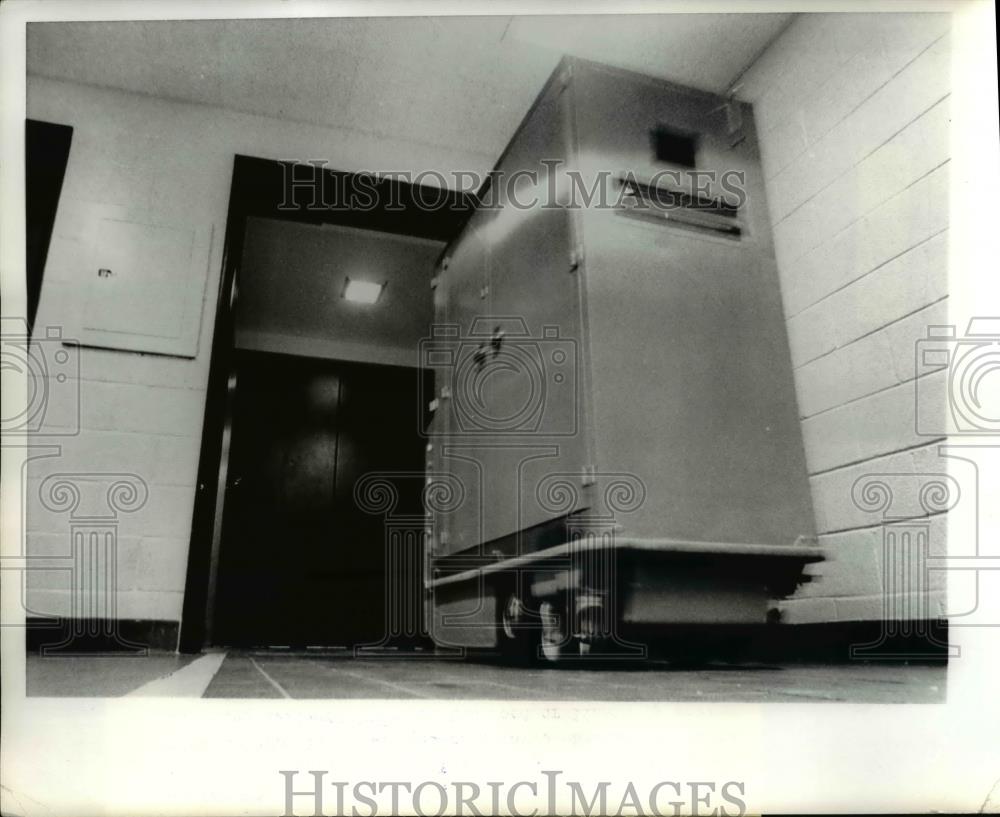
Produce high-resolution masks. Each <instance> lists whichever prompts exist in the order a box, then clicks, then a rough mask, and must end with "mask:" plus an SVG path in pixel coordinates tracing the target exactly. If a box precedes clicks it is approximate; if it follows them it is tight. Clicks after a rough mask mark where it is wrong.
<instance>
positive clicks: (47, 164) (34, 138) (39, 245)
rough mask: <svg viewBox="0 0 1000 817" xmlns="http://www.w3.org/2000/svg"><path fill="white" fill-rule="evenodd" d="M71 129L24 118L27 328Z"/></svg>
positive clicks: (35, 307) (38, 291) (35, 304)
mask: <svg viewBox="0 0 1000 817" xmlns="http://www.w3.org/2000/svg"><path fill="white" fill-rule="evenodd" d="M72 139H73V129H72V128H71V127H70V126H69V125H56V124H53V123H52V122H39V121H36V120H34V119H28V120H27V121H26V123H25V130H24V169H25V199H26V201H25V221H26V227H27V236H28V247H27V257H26V259H25V260H26V261H27V264H26V274H27V287H28V288H27V294H28V326H29V327H30V326H32V325H33V324H34V322H35V312H36V311H37V310H38V298H39V296H40V294H41V291H42V275H43V274H44V272H45V259H46V257H47V256H48V253H49V241H50V240H51V238H52V225H53V224H55V220H56V208H57V207H58V206H59V193H60V192H61V191H62V183H63V176H64V175H65V174H66V163H67V161H68V160H69V145H70V142H71V141H72Z"/></svg>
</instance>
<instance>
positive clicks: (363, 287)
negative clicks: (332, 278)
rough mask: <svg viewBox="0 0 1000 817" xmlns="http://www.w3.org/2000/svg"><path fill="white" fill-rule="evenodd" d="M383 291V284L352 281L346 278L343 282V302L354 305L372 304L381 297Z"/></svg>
mask: <svg viewBox="0 0 1000 817" xmlns="http://www.w3.org/2000/svg"><path fill="white" fill-rule="evenodd" d="M383 289H385V284H376V283H375V282H374V281H352V280H351V279H350V278H347V279H345V281H344V300H345V301H353V302H354V303H356V304H373V303H375V302H376V301H378V299H379V298H381V297H382V290H383Z"/></svg>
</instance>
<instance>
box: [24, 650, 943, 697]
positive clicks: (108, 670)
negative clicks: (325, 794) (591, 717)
mask: <svg viewBox="0 0 1000 817" xmlns="http://www.w3.org/2000/svg"><path fill="white" fill-rule="evenodd" d="M946 674H947V668H946V667H944V666H940V665H936V666H935V665H906V664H898V663H891V664H877V663H872V664H835V665H815V664H813V665H810V664H786V665H781V666H777V665H763V664H746V665H727V664H710V665H707V666H703V667H699V668H679V667H672V666H670V665H668V664H665V663H661V662H652V661H650V662H643V663H642V664H639V665H636V666H618V667H610V668H593V667H565V668H563V667H559V668H537V667H534V668H522V667H513V666H503V665H498V664H493V663H486V662H474V661H469V660H454V659H447V658H440V659H439V658H434V657H418V658H398V657H393V658H367V657H366V658H353V657H351V656H349V655H346V654H340V655H337V654H310V653H290V652H284V653H282V652H278V653H275V652H272V651H262V652H238V651H231V652H228V653H225V652H214V653H207V654H206V655H203V656H200V657H193V658H192V657H190V656H172V655H170V656H166V655H157V656H148V657H144V658H137V657H73V658H69V657H40V656H29V657H28V669H27V685H28V694H29V695H32V696H54V697H82V696H88V697H95V696H103V697H117V696H122V695H159V696H168V697H204V698H328V699H329V698H354V699H357V698H397V699H428V698H439V699H440V698H451V699H466V700H489V699H494V700H572V701H737V702H740V701H742V702H755V703H765V702H782V701H787V702H802V701H816V702H830V701H850V702H856V703H936V702H943V701H944V700H945V683H946Z"/></svg>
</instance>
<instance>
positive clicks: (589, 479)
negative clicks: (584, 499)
mask: <svg viewBox="0 0 1000 817" xmlns="http://www.w3.org/2000/svg"><path fill="white" fill-rule="evenodd" d="M596 482H597V468H596V467H595V466H593V465H585V466H583V476H582V477H581V478H580V484H581V485H582V486H583V487H584V488H586V487H587V486H589V485H593V484H595V483H596Z"/></svg>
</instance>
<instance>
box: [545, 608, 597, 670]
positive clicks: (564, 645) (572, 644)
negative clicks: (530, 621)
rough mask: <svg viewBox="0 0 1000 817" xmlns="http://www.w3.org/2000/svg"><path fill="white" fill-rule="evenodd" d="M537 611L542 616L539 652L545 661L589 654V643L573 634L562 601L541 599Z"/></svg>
mask: <svg viewBox="0 0 1000 817" xmlns="http://www.w3.org/2000/svg"><path fill="white" fill-rule="evenodd" d="M538 612H539V614H540V615H541V618H542V639H541V640H542V644H541V646H542V650H541V653H542V657H543V658H544V659H545V660H546V661H549V662H551V663H556V662H558V661H562V660H565V659H567V658H578V657H580V656H581V655H587V654H589V652H590V644H589V642H586V641H584V640H582V639H580V638H578V637H577V636H576V635H575V634H574V632H573V630H572V629H571V622H570V617H569V616H568V615H567V614H566V605H565V604H564V603H560V602H552V601H543V602H542V603H541V605H540V607H539V609H538Z"/></svg>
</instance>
